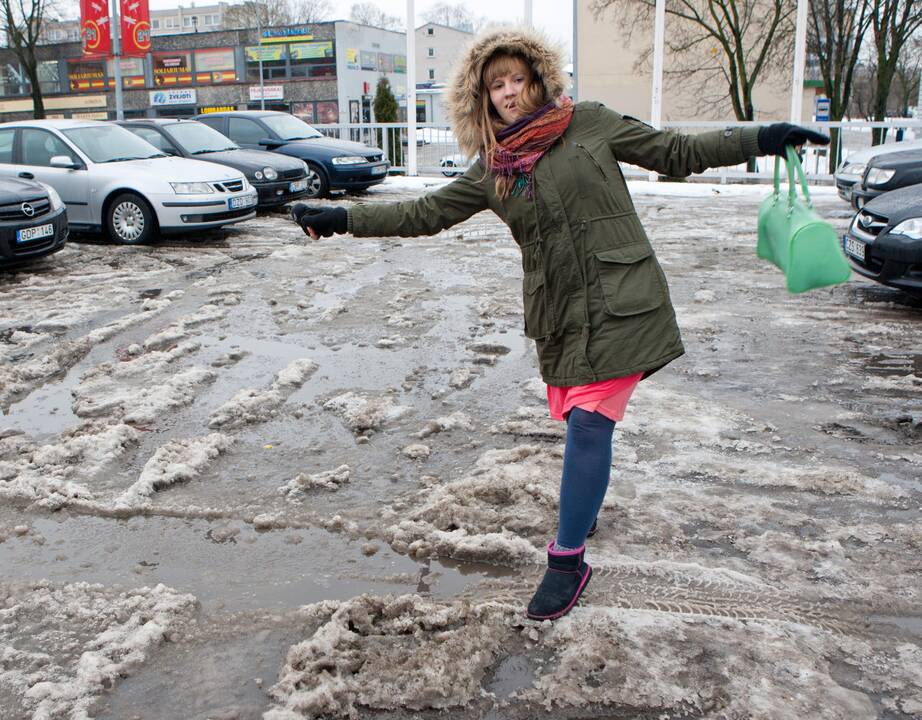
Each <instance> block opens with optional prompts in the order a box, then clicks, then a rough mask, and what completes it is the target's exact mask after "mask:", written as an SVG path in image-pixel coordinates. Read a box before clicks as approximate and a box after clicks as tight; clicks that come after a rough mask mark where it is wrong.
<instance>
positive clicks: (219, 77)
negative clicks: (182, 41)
mask: <svg viewBox="0 0 922 720" xmlns="http://www.w3.org/2000/svg"><path fill="white" fill-rule="evenodd" d="M236 79H237V70H236V64H235V61H234V50H233V48H217V49H212V50H196V51H195V81H196V82H199V83H220V82H234V81H235V80H236Z"/></svg>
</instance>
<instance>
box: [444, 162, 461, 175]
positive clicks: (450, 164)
mask: <svg viewBox="0 0 922 720" xmlns="http://www.w3.org/2000/svg"><path fill="white" fill-rule="evenodd" d="M454 166H455V164H454V163H453V162H452V161H451V160H446V161H445V162H444V163H442V167H443V168H453V167H454ZM457 174H458V173H457V172H456V171H455V170H442V175H444V176H445V177H452V176H454V175H457Z"/></svg>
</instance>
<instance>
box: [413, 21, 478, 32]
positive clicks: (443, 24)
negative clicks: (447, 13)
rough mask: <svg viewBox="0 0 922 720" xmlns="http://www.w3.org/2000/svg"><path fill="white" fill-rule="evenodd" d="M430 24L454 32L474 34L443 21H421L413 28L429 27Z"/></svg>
mask: <svg viewBox="0 0 922 720" xmlns="http://www.w3.org/2000/svg"><path fill="white" fill-rule="evenodd" d="M430 25H434V26H435V27H440V28H445V29H446V30H454V31H455V32H459V33H464V34H465V35H473V34H474V33H472V32H471V31H470V30H462V29H461V28H456V27H452V26H451V25H446V24H445V23H437V22H427V23H423V24H422V25H420V26H419V27H417V28H414V29H415V30H422V29H423V28H424V27H429V26H430Z"/></svg>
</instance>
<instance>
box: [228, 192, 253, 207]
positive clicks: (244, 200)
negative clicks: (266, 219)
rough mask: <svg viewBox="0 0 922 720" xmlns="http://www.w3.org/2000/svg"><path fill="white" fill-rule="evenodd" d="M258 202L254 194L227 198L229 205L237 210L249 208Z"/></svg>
mask: <svg viewBox="0 0 922 720" xmlns="http://www.w3.org/2000/svg"><path fill="white" fill-rule="evenodd" d="M255 204H256V198H255V197H253V196H252V195H242V196H240V197H232V198H228V199H227V207H228V208H230V209H231V210H237V209H239V208H248V207H252V206H253V205H255Z"/></svg>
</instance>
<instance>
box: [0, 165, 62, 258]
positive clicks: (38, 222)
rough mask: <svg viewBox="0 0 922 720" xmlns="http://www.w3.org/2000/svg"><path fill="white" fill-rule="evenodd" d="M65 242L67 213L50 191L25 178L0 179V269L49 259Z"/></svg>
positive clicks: (47, 187) (57, 196) (52, 191)
mask: <svg viewBox="0 0 922 720" xmlns="http://www.w3.org/2000/svg"><path fill="white" fill-rule="evenodd" d="M22 174H23V175H26V174H28V173H22ZM66 241H67V209H66V208H65V207H64V203H63V202H62V201H61V198H60V196H59V195H58V194H57V193H56V192H55V191H54V190H53V189H52V188H51V187H49V186H47V185H42V184H41V183H39V182H36V181H34V180H31V179H27V178H23V179H16V178H0V265H2V266H7V265H17V264H20V263H23V262H26V261H28V260H31V259H33V258H38V257H42V256H43V255H50V254H51V253H53V252H57V251H58V250H60V249H61V248H62V247H64V243H65V242H66Z"/></svg>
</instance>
